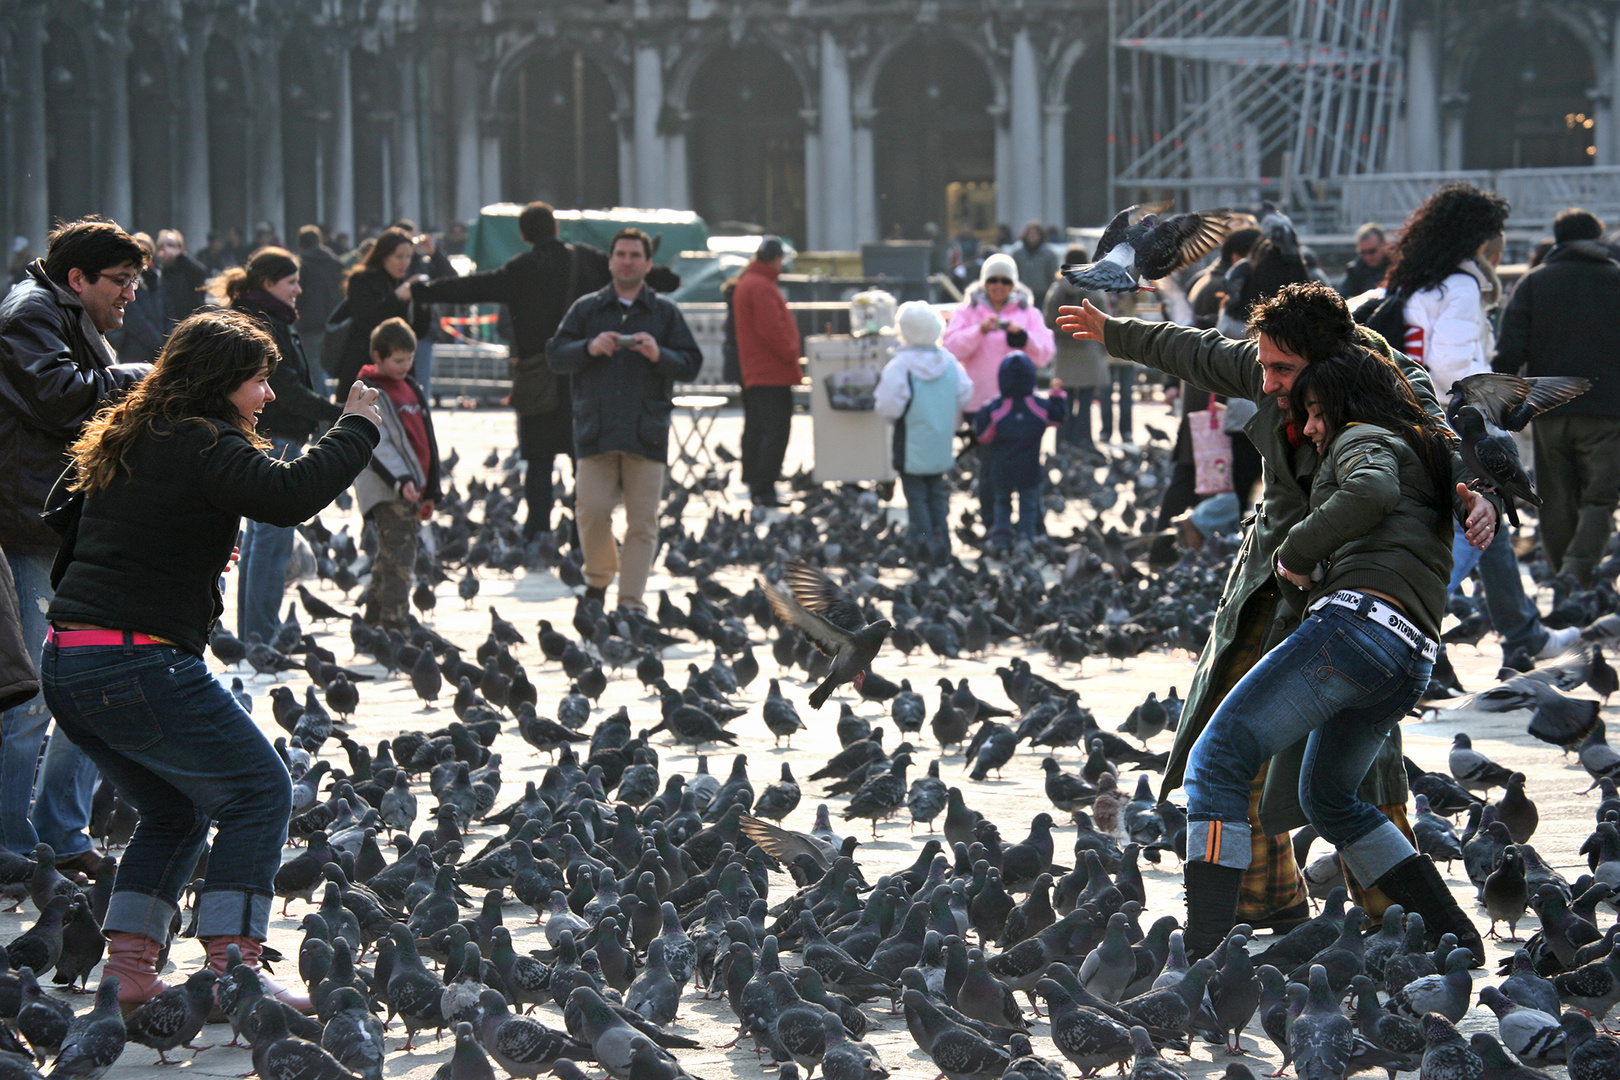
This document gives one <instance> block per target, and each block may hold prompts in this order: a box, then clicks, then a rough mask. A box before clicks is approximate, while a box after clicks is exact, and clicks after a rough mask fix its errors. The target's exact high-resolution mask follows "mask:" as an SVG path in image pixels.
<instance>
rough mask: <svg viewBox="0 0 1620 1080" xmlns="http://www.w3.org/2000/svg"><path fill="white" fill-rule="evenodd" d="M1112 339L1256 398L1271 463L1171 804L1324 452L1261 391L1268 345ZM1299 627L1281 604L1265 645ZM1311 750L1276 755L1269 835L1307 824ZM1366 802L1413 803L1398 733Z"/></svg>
mask: <svg viewBox="0 0 1620 1080" xmlns="http://www.w3.org/2000/svg"><path fill="white" fill-rule="evenodd" d="M1361 334H1362V339H1363V340H1362V344H1364V345H1366V346H1367V347H1368V348H1370V349H1372V350H1373V351H1375V352H1377V353H1379V354H1380V355H1382V356H1386V357H1392V358H1393V359H1394V360H1395V362H1396V363H1397V364H1398V365H1399V366H1400V368H1401V371H1402V372H1403V373H1404V374H1405V375H1406V377H1407V379H1408V380H1409V381H1410V382H1411V384H1412V388H1413V390H1415V391H1416V392H1417V395H1418V400H1419V401H1420V402H1421V403H1422V405H1423V407H1424V408H1425V409H1428V410H1429V411H1430V412H1433V413H1434V414H1435V415H1437V416H1438V415H1441V410H1440V405H1439V403H1438V402H1437V401H1436V400H1435V395H1434V384H1433V383H1432V382H1430V381H1429V375H1428V372H1427V371H1425V370H1424V369H1423V368H1422V367H1421V366H1420V365H1418V364H1417V363H1416V362H1414V361H1413V360H1411V359H1410V358H1409V357H1407V356H1405V355H1404V354H1402V353H1401V352H1399V351H1397V350H1394V349H1391V348H1390V346H1389V343H1388V342H1386V341H1385V340H1384V339H1383V338H1382V337H1380V336H1379V335H1378V334H1377V333H1375V332H1373V331H1371V330H1368V329H1366V328H1365V327H1363V328H1362V329H1361ZM1103 343H1104V344H1105V345H1106V346H1107V348H1108V352H1109V354H1110V355H1112V356H1117V357H1119V358H1121V359H1125V360H1134V361H1135V362H1137V363H1139V364H1145V365H1147V366H1148V367H1151V368H1156V369H1157V370H1159V371H1163V372H1167V373H1169V374H1171V375H1175V376H1178V377H1179V378H1182V379H1185V380H1186V381H1187V382H1190V383H1192V384H1193V385H1194V386H1197V387H1200V388H1201V389H1204V390H1206V391H1212V392H1214V393H1217V394H1224V395H1226V396H1227V397H1238V398H1248V399H1249V400H1251V401H1253V402H1254V403H1255V405H1256V412H1255V415H1254V417H1253V418H1252V419H1250V420H1249V422H1248V423H1247V424H1245V425H1244V428H1243V431H1244V434H1245V435H1247V436H1248V437H1249V440H1250V441H1251V442H1252V443H1253V444H1254V447H1255V449H1256V450H1257V451H1259V453H1260V459H1261V462H1262V464H1263V470H1262V474H1261V475H1262V478H1263V485H1262V490H1261V498H1260V501H1259V503H1257V504H1256V506H1255V507H1254V514H1253V516H1252V518H1249V519H1246V521H1247V524H1248V525H1249V528H1248V530H1247V532H1245V534H1244V537H1243V545H1242V547H1241V548H1240V549H1239V550H1238V555H1237V560H1236V561H1235V562H1234V563H1233V565H1232V572H1231V575H1230V576H1229V577H1228V578H1227V582H1226V588H1225V590H1224V591H1223V592H1222V594H1221V599H1220V602H1219V603H1218V604H1217V606H1216V610H1215V622H1214V625H1213V627H1212V628H1211V629H1210V636H1209V643H1208V644H1207V645H1206V646H1205V648H1204V651H1203V653H1202V654H1201V655H1200V656H1199V659H1198V669H1197V671H1196V672H1194V674H1193V681H1192V685H1191V686H1190V687H1189V688H1188V691H1187V699H1186V704H1185V705H1184V706H1183V708H1182V712H1181V722H1180V725H1179V726H1178V728H1177V730H1176V739H1175V743H1174V745H1173V746H1172V747H1171V750H1170V760H1169V763H1168V764H1167V765H1166V767H1165V773H1164V785H1163V787H1162V789H1161V791H1160V797H1161V798H1167V797H1168V796H1169V794H1170V793H1171V792H1172V791H1174V790H1176V789H1177V788H1179V787H1180V786H1181V784H1182V780H1183V778H1184V777H1185V774H1186V766H1187V755H1188V754H1189V753H1190V752H1191V750H1192V746H1193V743H1194V742H1196V741H1197V739H1198V736H1199V735H1200V734H1202V733H1203V730H1204V725H1205V724H1207V723H1208V722H1209V718H1210V716H1211V715H1212V714H1213V713H1214V711H1215V708H1216V706H1218V705H1219V704H1220V701H1219V700H1217V699H1216V697H1215V693H1214V687H1213V681H1214V679H1215V677H1216V674H1217V673H1218V672H1219V671H1220V669H1221V667H1222V661H1223V659H1224V658H1225V657H1226V653H1227V650H1228V649H1230V648H1231V647H1232V645H1233V643H1234V641H1235V640H1236V638H1237V634H1238V630H1239V627H1240V626H1241V625H1242V623H1243V613H1244V609H1245V607H1246V606H1247V605H1248V604H1249V602H1250V601H1251V600H1252V599H1253V598H1254V597H1255V595H1256V594H1257V593H1259V592H1260V591H1261V590H1262V589H1263V588H1264V587H1266V586H1268V585H1273V584H1276V583H1278V579H1277V578H1276V576H1275V575H1276V571H1275V569H1274V564H1275V561H1276V556H1277V549H1278V548H1279V547H1280V546H1281V544H1282V542H1283V540H1284V539H1285V538H1286V537H1287V536H1288V530H1290V529H1292V528H1293V527H1294V525H1296V524H1297V523H1298V522H1299V521H1300V520H1301V519H1303V518H1304V517H1305V514H1306V513H1307V511H1308V510H1309V502H1310V489H1311V477H1312V476H1313V475H1314V474H1315V473H1316V468H1317V465H1318V464H1319V459H1318V456H1317V452H1316V447H1315V446H1314V445H1313V444H1312V443H1311V442H1310V441H1309V440H1304V441H1302V442H1301V443H1300V445H1299V447H1298V449H1295V448H1293V447H1291V446H1290V445H1289V442H1288V435H1287V427H1288V415H1287V413H1286V412H1285V411H1284V410H1283V409H1281V408H1280V407H1279V406H1278V404H1277V399H1276V397H1275V396H1274V395H1271V394H1267V393H1265V392H1264V391H1263V389H1262V386H1263V382H1264V373H1263V372H1262V371H1261V368H1260V363H1259V359H1258V353H1259V347H1258V346H1257V345H1256V344H1255V342H1254V341H1252V340H1244V341H1234V340H1232V339H1231V338H1227V337H1224V336H1222V335H1221V334H1220V333H1219V332H1218V331H1215V330H1205V331H1199V330H1195V329H1193V328H1191V327H1185V326H1178V325H1176V324H1174V323H1167V322H1158V323H1147V322H1141V321H1140V320H1137V319H1118V318H1111V319H1109V320H1108V322H1107V324H1106V325H1105V327H1104V330H1103ZM1452 473H1453V475H1454V476H1456V477H1458V478H1459V479H1465V478H1466V474H1465V471H1464V469H1463V465H1462V461H1461V458H1460V457H1454V459H1453V462H1452ZM1281 588H1282V589H1283V590H1285V595H1286V591H1287V590H1293V591H1295V592H1297V591H1298V590H1294V587H1293V586H1291V585H1288V584H1286V583H1283V584H1281ZM1298 625H1299V616H1298V615H1297V614H1296V613H1295V610H1294V608H1293V606H1292V605H1290V604H1288V603H1278V604H1277V605H1276V606H1275V611H1274V612H1273V613H1272V622H1271V625H1270V627H1269V628H1268V629H1267V631H1266V634H1265V638H1264V641H1263V643H1262V646H1261V649H1262V653H1264V652H1265V651H1269V650H1270V649H1271V648H1272V647H1274V646H1275V645H1277V644H1278V643H1279V642H1281V641H1282V640H1283V639H1284V638H1286V637H1287V636H1288V635H1289V634H1291V633H1293V631H1294V630H1295V628H1297V627H1298ZM1304 749H1305V743H1304V740H1300V742H1299V743H1297V744H1295V745H1294V746H1292V747H1290V748H1289V749H1287V750H1285V751H1283V752H1282V753H1281V754H1279V755H1277V756H1276V757H1275V758H1273V759H1272V762H1271V769H1270V771H1269V772H1268V773H1267V776H1266V787H1265V791H1264V793H1263V794H1262V795H1261V798H1260V827H1261V828H1262V829H1263V830H1264V831H1265V832H1266V833H1267V834H1270V835H1276V834H1278V833H1283V832H1287V831H1289V830H1291V829H1296V828H1299V827H1300V826H1302V825H1304V824H1305V823H1306V819H1305V814H1304V811H1303V810H1302V809H1301V808H1300V805H1299V771H1300V761H1301V758H1302V756H1303V754H1304ZM1361 797H1362V798H1364V799H1366V800H1367V801H1368V802H1370V803H1372V804H1373V805H1375V806H1387V805H1390V804H1393V803H1402V802H1405V801H1406V797H1407V786H1406V771H1405V769H1404V768H1403V766H1402V762H1401V740H1400V728H1399V727H1397V728H1396V729H1395V732H1394V734H1393V735H1392V737H1391V738H1390V739H1389V740H1388V741H1387V742H1386V743H1385V744H1384V749H1383V751H1382V752H1381V753H1380V754H1379V756H1378V758H1377V759H1376V760H1375V761H1374V762H1373V765H1372V768H1371V769H1369V770H1368V772H1367V778H1366V780H1364V781H1363V782H1362V785H1361Z"/></svg>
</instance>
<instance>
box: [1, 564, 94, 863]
mask: <svg viewBox="0 0 1620 1080" xmlns="http://www.w3.org/2000/svg"><path fill="white" fill-rule="evenodd" d="M6 561H7V562H8V563H10V564H11V576H12V577H13V578H15V579H16V581H17V602H18V608H19V609H20V610H19V614H20V615H21V616H22V632H23V640H24V641H27V642H32V643H33V644H34V647H35V648H36V649H38V648H42V647H43V646H44V644H45V626H46V622H45V611H44V605H48V604H49V603H50V599H51V596H52V589H51V561H52V559H51V556H49V555H7V556H6ZM35 655H36V656H37V655H38V654H37V653H36V654H35ZM50 723H51V709H50V706H49V705H48V704H46V701H45V698H44V697H43V696H41V697H36V698H34V699H33V700H32V701H29V702H26V703H24V704H22V705H19V706H17V707H16V708H15V709H7V710H6V712H5V714H4V716H3V717H0V844H4V845H5V847H6V849H7V850H9V851H14V852H17V853H19V854H23V855H28V854H31V853H32V852H33V850H34V845H36V844H41V843H44V844H49V845H51V850H52V851H54V852H56V854H57V856H58V857H64V858H65V857H68V856H72V855H78V854H81V853H83V852H86V851H89V850H90V835H89V833H87V832H86V831H85V829H86V827H87V826H88V825H89V824H90V800H91V798H92V796H94V794H95V790H96V767H95V765H94V764H93V763H92V762H91V761H90V760H89V759H88V758H86V757H85V756H84V755H83V754H82V753H80V752H79V750H78V748H77V747H76V746H74V745H73V744H72V743H71V742H69V741H68V740H67V739H51V740H49V742H48V743H47V741H46V730H47V729H48V728H49V727H50ZM41 746H44V747H45V761H44V763H43V765H42V764H41V763H40V759H39V751H40V747H41ZM36 772H37V775H38V783H37V785H36V783H35V775H36ZM30 798H32V802H33V813H32V815H30V813H29V802H30Z"/></svg>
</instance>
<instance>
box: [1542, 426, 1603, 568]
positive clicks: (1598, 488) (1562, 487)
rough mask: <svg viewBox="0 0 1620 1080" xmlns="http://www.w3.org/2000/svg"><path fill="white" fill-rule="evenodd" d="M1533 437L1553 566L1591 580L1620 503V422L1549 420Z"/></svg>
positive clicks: (1549, 559) (1549, 558) (1547, 545)
mask: <svg viewBox="0 0 1620 1080" xmlns="http://www.w3.org/2000/svg"><path fill="white" fill-rule="evenodd" d="M1531 434H1532V436H1533V437H1534V440H1535V446H1536V488H1537V490H1538V492H1539V493H1540V495H1541V544H1542V547H1543V548H1545V549H1546V551H1547V562H1548V564H1549V565H1550V566H1551V567H1552V568H1553V571H1554V572H1556V573H1564V572H1567V573H1570V574H1574V575H1575V576H1576V578H1578V579H1579V580H1580V581H1582V582H1583V583H1585V582H1590V581H1591V578H1592V573H1593V571H1594V570H1596V569H1597V564H1598V560H1600V559H1601V558H1603V548H1604V546H1605V545H1607V544H1608V542H1609V535H1610V534H1611V533H1613V532H1614V509H1615V506H1616V505H1617V504H1620V418H1617V417H1612V416H1557V415H1553V416H1543V417H1539V418H1538V419H1537V420H1536V422H1535V426H1534V427H1532V428H1531Z"/></svg>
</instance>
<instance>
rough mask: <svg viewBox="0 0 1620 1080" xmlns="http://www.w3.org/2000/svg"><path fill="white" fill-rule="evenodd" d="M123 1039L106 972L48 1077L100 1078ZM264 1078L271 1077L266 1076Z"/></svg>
mask: <svg viewBox="0 0 1620 1080" xmlns="http://www.w3.org/2000/svg"><path fill="white" fill-rule="evenodd" d="M126 1039H127V1033H126V1031H125V1028H124V1016H123V1013H122V1011H121V1010H120V1009H119V1007H118V977H117V976H116V975H107V976H104V977H103V978H102V980H101V984H100V985H99V986H97V987H96V1006H95V1008H93V1009H91V1010H90V1011H89V1012H88V1013H86V1014H85V1015H83V1016H81V1017H79V1018H78V1019H77V1020H75V1021H74V1022H73V1024H72V1025H71V1026H70V1027H69V1028H68V1032H67V1035H66V1036H64V1037H63V1039H62V1048H61V1049H60V1050H58V1051H57V1054H56V1065H55V1066H54V1067H53V1068H52V1069H51V1076H53V1077H61V1078H62V1080H100V1078H101V1077H102V1076H103V1075H105V1074H106V1072H107V1070H108V1069H111V1068H112V1067H113V1063H114V1062H116V1061H117V1060H118V1058H119V1057H120V1055H122V1054H123V1052H124V1043H125V1040H126ZM265 1080H272V1078H271V1077H269V1076H266V1077H265ZM275 1080H280V1078H279V1077H278V1078H275Z"/></svg>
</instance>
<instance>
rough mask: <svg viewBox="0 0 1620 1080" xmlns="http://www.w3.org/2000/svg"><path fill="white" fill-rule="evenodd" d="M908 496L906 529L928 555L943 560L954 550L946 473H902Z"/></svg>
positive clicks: (901, 481) (937, 560) (904, 489)
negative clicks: (927, 474)
mask: <svg viewBox="0 0 1620 1080" xmlns="http://www.w3.org/2000/svg"><path fill="white" fill-rule="evenodd" d="M900 490H901V491H902V492H904V493H905V496H906V523H907V529H906V533H907V535H908V536H910V537H911V539H912V540H913V541H914V542H915V543H916V545H917V546H918V547H919V548H921V549H922V550H923V551H924V553H925V554H926V555H927V556H928V558H929V559H931V560H933V561H935V562H941V563H942V562H944V561H945V560H946V559H948V558H949V557H950V554H951V522H950V495H949V493H948V492H947V491H946V490H945V477H944V476H943V475H935V476H913V475H912V474H910V473H901V474H900Z"/></svg>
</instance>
